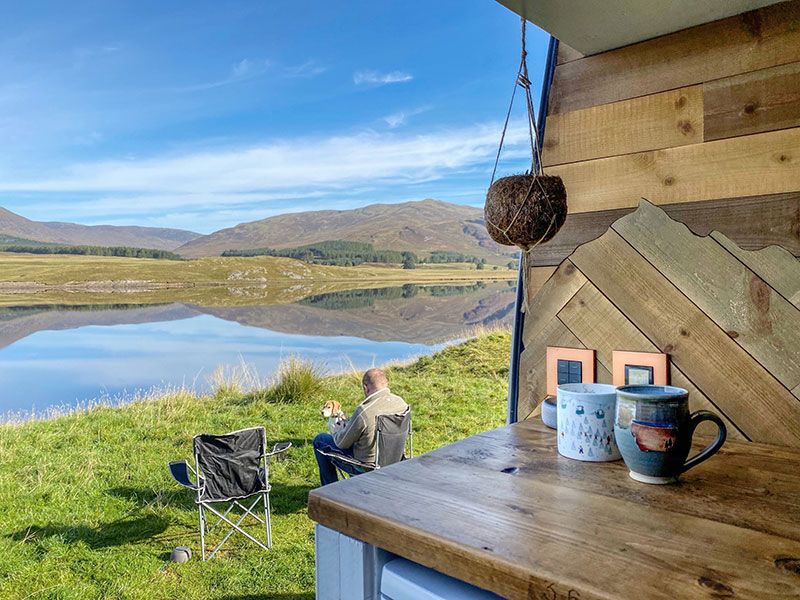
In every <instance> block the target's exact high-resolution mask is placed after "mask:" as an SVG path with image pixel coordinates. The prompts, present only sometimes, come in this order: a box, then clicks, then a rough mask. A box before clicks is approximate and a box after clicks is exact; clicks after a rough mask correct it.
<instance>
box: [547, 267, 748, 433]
mask: <svg viewBox="0 0 800 600" xmlns="http://www.w3.org/2000/svg"><path fill="white" fill-rule="evenodd" d="M558 318H559V319H560V320H561V321H562V322H563V323H564V324H565V325H566V326H567V327H568V328H569V330H570V331H571V332H572V333H573V334H575V336H576V337H577V338H578V339H579V340H580V341H581V342H582V343H583V344H584V345H585V346H586V347H587V348H594V349H595V351H596V355H597V362H598V363H599V364H601V365H602V366H603V367H604V368H605V370H607V371H608V372H612V371H613V368H614V363H613V352H614V350H630V351H633V352H661V349H660V348H658V347H657V346H656V345H655V344H653V342H651V341H650V340H649V339H647V337H646V336H645V335H644V334H643V333H642V332H641V331H639V329H637V328H636V326H635V325H634V324H633V323H631V322H630V321H629V320H628V319H627V318H626V317H625V315H623V314H622V313H621V312H620V311H619V310H618V309H617V307H615V306H614V305H613V304H611V302H610V301H609V300H608V298H606V297H605V296H603V294H601V293H600V291H599V290H598V289H597V288H596V287H595V286H594V285H592V284H591V283H587V284H586V285H584V286H583V287H582V288H581V289H580V290H579V291H578V293H577V294H575V295H574V296H573V297H572V300H570V301H569V302H568V303H567V304H566V306H564V308H562V309H561V311H560V312H559V313H558ZM670 377H671V383H672V385H676V386H678V387H681V388H683V389H685V390H687V391H688V392H689V407H690V409H691V410H693V411H694V410H701V409H703V410H710V411H713V412H715V413H717V414H719V415H720V417H721V418H722V420H723V421H724V422H725V425H726V426H727V428H728V436H729V437H730V438H731V439H739V440H746V439H747V438H746V437H745V436H743V435H742V433H741V432H740V431H739V429H738V428H737V427H736V425H735V424H734V423H733V422H732V421H731V420H730V419H729V418H728V417H727V416H726V415H725V413H724V412H723V411H722V410H721V409H720V408H719V407H717V406H715V405H714V404H712V403H711V402H710V401H709V399H708V398H707V397H706V396H705V394H703V392H702V391H700V390H699V389H697V387H695V385H694V384H693V383H692V382H691V381H690V380H689V379H688V378H687V377H686V376H685V375H684V374H683V373H682V372H681V370H680V369H678V368H677V367H676V366H675V365H674V364H672V363H671V364H670ZM709 425H711V424H709ZM701 431H702V430H701ZM706 432H707V433H709V434H711V433H714V432H716V426H713V425H711V426H710V427H707V428H706Z"/></svg>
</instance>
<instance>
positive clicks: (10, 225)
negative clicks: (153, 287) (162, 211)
mask: <svg viewBox="0 0 800 600" xmlns="http://www.w3.org/2000/svg"><path fill="white" fill-rule="evenodd" d="M0 234H4V235H6V236H13V237H17V238H25V239H29V240H36V241H38V242H52V243H57V244H68V245H86V246H132V247H136V248H157V249H159V250H174V249H175V248H177V247H178V246H181V245H182V244H185V243H186V242H188V241H190V240H193V239H195V238H197V237H199V236H200V234H199V233H195V232H193V231H185V230H183V229H165V228H161V227H118V226H114V225H78V224H76V223H58V222H49V223H47V222H42V221H31V220H30V219H26V218H25V217H22V216H20V215H18V214H16V213H13V212H11V211H10V210H6V209H5V208H2V207H0Z"/></svg>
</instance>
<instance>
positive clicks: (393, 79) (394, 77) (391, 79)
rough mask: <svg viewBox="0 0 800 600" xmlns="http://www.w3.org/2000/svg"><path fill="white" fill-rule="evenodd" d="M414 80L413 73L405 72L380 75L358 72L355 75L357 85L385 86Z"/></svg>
mask: <svg viewBox="0 0 800 600" xmlns="http://www.w3.org/2000/svg"><path fill="white" fill-rule="evenodd" d="M412 79H414V76H413V75H411V73H407V72H405V71H391V72H389V73H380V72H378V71H356V72H355V73H353V82H354V83H355V84H356V85H364V84H368V85H385V84H387V83H406V82H407V81H411V80H412Z"/></svg>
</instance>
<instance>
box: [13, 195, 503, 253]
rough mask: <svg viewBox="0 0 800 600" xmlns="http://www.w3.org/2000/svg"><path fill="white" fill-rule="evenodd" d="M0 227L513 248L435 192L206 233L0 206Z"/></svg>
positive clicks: (165, 241) (173, 243) (79, 238)
mask: <svg viewBox="0 0 800 600" xmlns="http://www.w3.org/2000/svg"><path fill="white" fill-rule="evenodd" d="M0 235H7V236H14V237H18V238H25V239H28V240H36V241H39V242H52V243H60V244H78V245H95V246H135V247H141V248H158V249H163V250H172V251H175V252H177V253H178V254H180V255H182V256H185V257H187V258H197V257H202V256H219V255H220V254H221V253H222V252H224V251H226V250H250V249H255V248H272V249H275V250H280V249H283V248H290V247H296V246H303V245H306V244H313V243H317V242H323V241H327V240H344V241H352V242H366V243H371V244H372V245H373V246H374V247H375V248H376V249H379V250H401V251H402V250H411V251H413V252H415V253H417V254H421V255H424V254H425V253H427V252H430V251H432V250H450V251H454V252H462V253H464V254H468V255H473V256H477V257H479V258H485V259H486V260H487V262H489V263H492V264H505V262H507V261H508V260H509V258H510V257H511V256H513V255H514V254H515V251H516V249H515V248H511V247H507V246H501V245H500V244H497V243H496V242H494V241H492V239H491V238H490V237H489V235H488V233H487V232H486V227H485V226H484V220H483V210H482V209H480V208H476V207H474V206H465V205H460V204H450V203H448V202H441V201H438V200H421V201H417V202H404V203H401V204H371V205H369V206H365V207H362V208H356V209H352V210H319V211H309V212H300V213H289V214H283V215H278V216H274V217H269V218H266V219H261V220H258V221H251V222H248V223H241V224H239V225H236V226H235V227H230V228H226V229H221V230H219V231H216V232H214V233H211V234H209V235H201V234H198V233H194V232H192V231H184V230H181V229H162V228H156V227H118V226H111V225H94V226H87V225H77V224H73V223H56V222H50V223H47V222H39V221H31V220H29V219H26V218H24V217H22V216H20V215H17V214H15V213H12V212H10V211H8V210H6V209H4V208H0Z"/></svg>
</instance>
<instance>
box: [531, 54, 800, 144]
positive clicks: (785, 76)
mask: <svg viewBox="0 0 800 600" xmlns="http://www.w3.org/2000/svg"><path fill="white" fill-rule="evenodd" d="M703 98H704V108H703V113H704V118H703V127H704V129H703V139H704V140H706V141H709V140H718V139H722V138H726V137H733V136H737V135H748V134H752V133H760V132H763V131H773V130H775V129H787V128H789V127H798V126H800V62H795V63H791V64H788V65H781V66H778V67H772V68H769V69H761V70H759V71H753V72H752V73H745V74H743V75H737V76H736V77H728V78H725V79H718V80H716V81H710V82H707V83H705V84H703ZM547 126H548V127H549V126H550V121H549V119H548V123H547Z"/></svg>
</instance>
